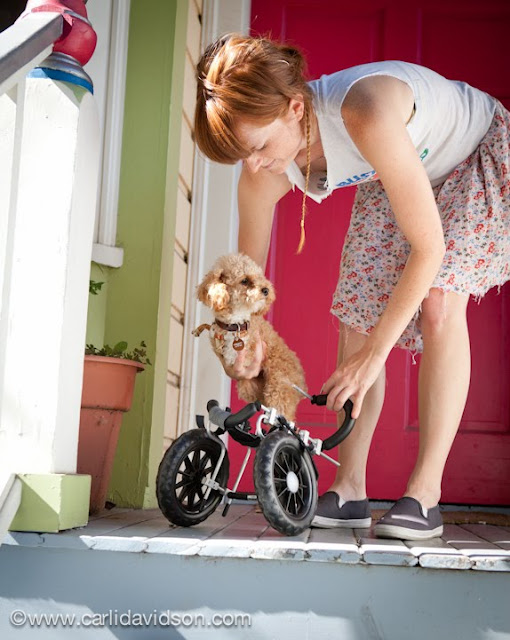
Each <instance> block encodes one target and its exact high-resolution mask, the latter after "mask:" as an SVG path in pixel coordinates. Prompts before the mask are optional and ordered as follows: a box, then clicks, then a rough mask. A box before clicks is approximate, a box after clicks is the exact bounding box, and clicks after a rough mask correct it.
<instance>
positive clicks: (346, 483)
mask: <svg viewBox="0 0 510 640" xmlns="http://www.w3.org/2000/svg"><path fill="white" fill-rule="evenodd" d="M366 339H367V336H365V335H363V334H361V333H357V332H356V331H353V330H352V329H349V328H348V327H347V326H346V325H344V324H341V325H340V336H339V345H338V364H341V363H342V362H343V360H344V359H345V358H348V357H349V356H351V355H352V354H353V353H356V351H359V350H360V349H361V347H362V346H363V344H364V342H365V340H366ZM385 386H386V372H385V368H383V370H382V372H381V374H380V375H379V377H378V378H377V380H376V381H375V382H374V384H373V385H372V387H371V388H370V390H369V391H368V393H367V394H366V396H365V400H364V402H363V406H362V408H361V413H360V415H359V418H358V419H357V421H356V427H355V429H353V430H352V432H351V433H350V435H349V437H348V438H346V439H345V440H344V441H343V442H342V443H341V444H340V445H339V447H338V449H339V460H340V461H341V467H339V468H338V470H337V474H336V478H335V480H334V482H333V485H332V486H331V487H330V489H329V491H336V492H337V493H338V494H339V495H340V496H341V497H342V498H343V499H344V500H346V501H348V500H363V499H364V498H366V497H367V493H366V467H367V459H368V452H369V449H370V443H371V441H372V436H373V434H374V430H375V427H376V425H377V421H378V420H379V416H380V414H381V409H382V406H383V402H384V391H385ZM339 421H340V423H341V422H343V413H341V414H340V415H339Z"/></svg>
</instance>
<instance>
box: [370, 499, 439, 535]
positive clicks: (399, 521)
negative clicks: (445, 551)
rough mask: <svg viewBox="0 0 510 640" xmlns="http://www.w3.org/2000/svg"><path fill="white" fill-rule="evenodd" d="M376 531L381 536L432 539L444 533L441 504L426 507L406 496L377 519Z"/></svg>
mask: <svg viewBox="0 0 510 640" xmlns="http://www.w3.org/2000/svg"><path fill="white" fill-rule="evenodd" d="M374 533H375V535H376V536H378V537H379V538H398V539H400V540H430V539H431V538H438V537H439V536H441V535H442V533H443V518H442V517H441V513H440V512H439V506H437V507H433V508H432V509H425V507H422V505H421V504H420V503H419V502H418V500H415V499H414V498H411V497H410V496H405V497H403V498H400V500H397V501H396V502H395V504H394V505H393V506H392V507H391V509H390V510H389V511H388V512H387V513H386V514H385V515H384V516H383V517H382V518H381V519H380V520H378V521H377V523H376V524H375V525H374Z"/></svg>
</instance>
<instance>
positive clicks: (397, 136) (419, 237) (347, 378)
mask: <svg viewBox="0 0 510 640" xmlns="http://www.w3.org/2000/svg"><path fill="white" fill-rule="evenodd" d="M402 85H403V83H402V82H400V81H399V80H396V79H394V78H390V77H385V76H376V77H373V78H366V79H364V80H361V81H359V82H358V83H357V84H356V85H354V88H353V89H351V92H350V94H349V95H348V97H347V99H346V102H345V103H344V106H343V108H342V117H343V118H344V122H345V126H346V128H347V130H348V132H349V135H350V136H351V138H352V140H353V142H354V144H355V145H356V146H357V147H358V149H359V151H360V152H361V154H362V155H363V157H364V158H365V159H366V160H367V162H368V163H369V164H370V165H371V166H372V167H373V168H374V169H375V170H376V172H377V173H378V175H379V177H380V179H381V182H382V184H383V186H384V189H385V191H386V193H387V195H388V198H389V201H390V203H391V206H392V210H393V213H394V215H395V218H396V222H397V224H398V226H399V228H400V229H401V231H402V233H403V234H404V236H405V237H406V239H407V241H408V242H409V244H410V247H411V250H410V254H409V258H408V260H407V263H406V266H405V269H404V270H403V272H402V275H401V277H400V279H399V281H398V283H397V285H396V287H395V289H394V290H393V293H392V295H391V296H390V299H389V301H388V305H387V307H386V309H385V311H384V313H383V314H382V315H381V317H380V319H379V322H378V323H377V325H376V327H375V328H374V330H373V331H372V333H371V334H370V336H369V337H368V339H367V341H366V343H365V346H364V347H363V349H361V351H360V352H358V353H357V354H355V355H354V356H353V357H352V358H350V359H349V360H347V361H346V362H345V363H343V365H342V366H341V367H339V368H338V369H337V370H336V371H335V373H334V374H333V376H331V377H330V379H329V380H328V381H327V383H326V384H325V385H324V391H325V392H326V393H328V392H332V393H330V399H329V401H328V407H329V408H335V409H336V410H338V409H339V408H340V407H341V406H343V403H344V402H345V400H347V398H349V397H351V398H352V399H353V402H354V405H355V408H354V411H353V416H354V417H357V416H358V415H359V410H360V408H361V403H362V401H363V398H364V396H365V393H366V392H367V391H368V389H369V388H370V387H371V386H372V384H373V382H374V381H375V379H376V378H377V376H378V375H379V372H380V370H381V369H382V366H383V365H384V362H385V361H386V358H387V357H388V355H389V353H390V351H391V349H392V348H393V346H394V345H395V343H396V342H397V340H398V339H399V337H400V336H401V335H402V333H403V331H404V329H405V328H406V326H407V325H408V323H409V322H410V320H411V319H412V317H413V316H414V314H415V313H416V311H417V309H418V307H419V306H420V304H421V302H422V300H423V299H424V298H425V296H426V295H427V292H428V290H429V288H430V287H431V285H432V283H433V281H434V278H435V276H436V274H437V272H438V270H439V268H440V266H441V263H442V260H443V257H444V252H445V244H444V235H443V229H442V225H441V219H440V216H439V211H438V209H437V205H436V202H435V199H434V194H433V192H432V188H431V185H430V180H429V179H428V177H427V174H426V172H425V169H424V168H423V165H422V162H421V160H420V158H419V156H418V154H417V152H416V150H415V148H414V146H413V144H412V141H411V139H410V137H409V134H408V133H407V130H406V127H405V122H406V120H407V116H406V114H407V115H408V113H407V109H406V108H404V107H403V102H404V98H405V91H403V90H402ZM404 87H406V88H407V89H408V87H407V86H406V85H404ZM408 90H409V91H411V90H410V89H408Z"/></svg>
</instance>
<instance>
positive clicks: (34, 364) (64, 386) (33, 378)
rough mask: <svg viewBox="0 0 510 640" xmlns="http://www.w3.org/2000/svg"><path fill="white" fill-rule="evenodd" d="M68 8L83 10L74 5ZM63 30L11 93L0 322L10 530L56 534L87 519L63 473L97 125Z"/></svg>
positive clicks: (82, 314) (79, 340)
mask: <svg viewBox="0 0 510 640" xmlns="http://www.w3.org/2000/svg"><path fill="white" fill-rule="evenodd" d="M42 4H44V6H45V7H46V10H47V8H48V5H52V6H53V7H55V10H56V11H57V12H61V13H63V16H64V19H66V15H65V13H64V12H65V11H67V10H68V9H69V7H67V2H66V1H62V2H59V1H58V0H49V1H48V0H47V1H46V2H44V3H42V2H41V0H38V1H36V0H31V1H30V2H29V3H28V5H27V10H32V11H37V10H39V9H40V7H39V5H42ZM71 4H72V7H73V8H74V10H75V11H76V10H77V9H76V7H77V6H78V7H79V6H80V5H82V6H83V11H84V5H83V2H81V0H70V2H69V5H71ZM84 13H85V16H86V11H85V12H84ZM72 14H73V20H74V23H73V24H78V28H77V37H78V38H83V34H84V30H83V25H84V24H85V26H86V27H87V28H86V30H85V33H87V34H88V36H87V38H88V39H87V42H88V45H87V46H88V47H89V51H90V55H92V51H93V47H92V49H91V50H90V46H89V45H90V42H91V41H92V40H94V42H95V39H94V37H92V36H91V35H90V30H92V27H91V26H90V24H89V23H88V22H87V23H84V22H83V20H81V19H80V18H79V17H76V15H77V14H75V13H74V11H72ZM73 24H70V25H69V26H68V28H67V29H65V30H64V37H63V39H61V41H60V42H57V45H58V46H56V48H58V49H59V51H58V53H53V54H52V55H51V56H50V57H49V58H47V59H46V60H45V61H43V63H41V65H40V67H38V68H36V69H34V70H33V71H32V72H30V73H29V75H28V77H27V79H26V81H25V83H24V84H25V86H24V90H19V87H18V100H17V110H18V116H17V120H18V121H17V124H16V127H17V132H16V135H15V136H14V143H13V147H14V149H13V170H12V176H13V180H12V185H11V194H10V211H9V223H8V226H9V233H7V236H6V237H7V240H6V245H7V246H6V247H5V250H4V254H5V256H6V265H7V271H6V274H5V277H4V281H5V282H4V291H3V297H2V302H3V304H2V315H1V318H0V469H2V470H3V471H4V472H5V471H11V472H14V473H17V474H18V475H20V477H21V479H22V481H24V487H29V488H30V491H26V492H25V490H24V492H23V498H22V503H21V507H20V510H19V511H18V514H17V516H16V518H15V520H14V522H13V524H12V528H14V529H17V530H26V529H30V530H39V531H51V530H53V531H54V530H60V529H64V528H69V527H72V526H79V525H83V524H85V523H86V521H87V517H88V500H89V491H90V479H89V477H88V476H77V475H75V474H76V459H77V446H78V432H79V413H80V399H81V386H82V377H83V355H84V344H85V332H86V317H87V301H88V280H89V274H90V260H91V253H92V241H93V230H94V217H95V210H96V197H97V181H98V163H99V120H98V114H97V108H96V103H95V100H94V98H93V96H92V83H91V80H90V78H88V76H87V75H86V73H85V72H84V71H83V69H82V66H81V62H82V63H85V62H86V59H85V57H84V56H81V59H80V61H78V60H77V59H76V58H75V57H74V56H75V55H78V56H79V55H80V51H81V52H82V53H83V48H81V49H80V43H79V42H76V40H73V38H72V35H73V29H75V26H73ZM92 32H93V30H92ZM94 36H95V34H94ZM65 41H67V43H68V48H67V49H66V47H65V46H64V45H63V44H62V42H65ZM66 51H71V52H72V53H73V54H74V55H69V54H68V53H66ZM90 55H89V57H90ZM2 99H5V96H3V97H2ZM29 495H30V498H29V497H28V496H29ZM34 496H35V498H34ZM64 498H65V499H64ZM34 500H35V502H34Z"/></svg>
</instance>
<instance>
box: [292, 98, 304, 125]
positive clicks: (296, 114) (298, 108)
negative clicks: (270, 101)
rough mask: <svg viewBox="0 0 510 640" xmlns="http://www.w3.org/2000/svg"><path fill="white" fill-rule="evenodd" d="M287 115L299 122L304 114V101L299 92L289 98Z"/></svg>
mask: <svg viewBox="0 0 510 640" xmlns="http://www.w3.org/2000/svg"><path fill="white" fill-rule="evenodd" d="M288 115H289V116H290V117H292V118H293V119H296V120H297V121H298V122H301V120H302V119H303V116H304V115H305V101H304V99H303V96H302V95H301V94H298V95H297V96H296V97H295V98H291V99H290V101H289V110H288Z"/></svg>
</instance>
